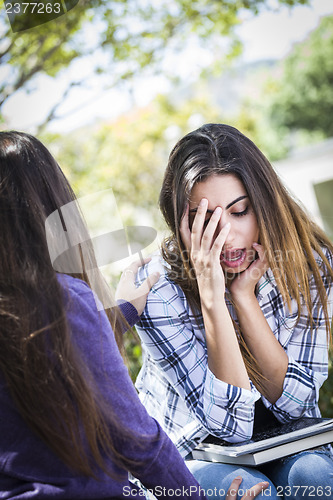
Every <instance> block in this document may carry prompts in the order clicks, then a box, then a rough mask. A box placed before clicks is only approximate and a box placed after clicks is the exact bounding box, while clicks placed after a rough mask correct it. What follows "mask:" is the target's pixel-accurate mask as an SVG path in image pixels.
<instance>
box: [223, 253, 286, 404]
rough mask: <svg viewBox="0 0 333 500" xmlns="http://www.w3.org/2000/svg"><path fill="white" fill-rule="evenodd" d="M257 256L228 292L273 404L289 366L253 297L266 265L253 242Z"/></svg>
mask: <svg viewBox="0 0 333 500" xmlns="http://www.w3.org/2000/svg"><path fill="white" fill-rule="evenodd" d="M255 249H256V250H257V252H258V255H259V258H258V260H256V261H254V262H253V263H252V264H251V266H250V267H249V268H248V269H247V270H246V271H244V272H243V273H242V274H241V275H240V276H239V277H237V278H236V279H235V280H234V281H233V282H232V284H231V287H230V291H231V294H232V297H233V299H234V302H235V306H236V311H237V317H238V320H239V324H240V328H241V332H242V335H243V337H244V340H245V342H246V345H247V346H248V348H249V350H250V352H251V354H252V355H253V356H254V357H255V358H256V360H257V362H258V365H259V366H260V369H261V372H262V374H263V375H264V377H265V379H266V380H264V381H263V385H264V387H265V389H266V391H265V392H266V394H267V399H268V400H269V401H270V402H271V403H275V401H277V400H278V399H279V397H280V396H281V394H282V391H283V382H284V379H285V375H286V372H287V368H288V356H287V354H286V353H285V351H284V349H283V347H282V346H281V344H280V343H279V341H278V340H277V339H276V338H275V336H274V334H273V332H272V330H271V328H270V326H269V325H268V323H267V321H266V318H265V316H264V314H263V312H262V310H261V309H260V306H259V304H258V301H257V298H256V296H255V285H256V283H257V282H258V280H259V278H260V277H261V276H262V275H263V274H264V272H265V271H266V270H267V268H268V264H267V262H266V260H265V254H264V249H263V247H262V246H261V245H255Z"/></svg>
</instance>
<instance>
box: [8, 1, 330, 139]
mask: <svg viewBox="0 0 333 500" xmlns="http://www.w3.org/2000/svg"><path fill="white" fill-rule="evenodd" d="M271 3H272V5H274V4H275V3H276V0H271ZM329 14H333V1H332V0H312V1H311V6H308V7H306V6H299V7H296V8H294V9H291V10H290V9H288V8H287V7H283V8H281V7H280V8H279V11H278V12H264V13H262V14H260V15H259V16H257V17H254V18H253V17H252V18H248V17H246V18H244V19H243V22H242V24H241V25H240V26H239V28H238V32H239V34H240V36H241V39H242V40H243V43H244V54H243V56H242V60H243V61H244V62H252V61H256V60H260V59H272V58H273V59H280V58H283V57H284V56H285V55H286V54H287V53H288V52H289V51H290V50H291V48H292V45H293V44H294V43H296V42H298V41H301V40H302V39H304V38H305V37H306V35H307V34H308V33H309V32H310V31H311V30H313V29H314V28H315V27H316V26H317V24H318V21H319V19H320V17H321V16H324V15H329ZM197 60H198V51H197V49H196V50H193V51H192V53H189V54H187V55H186V62H187V65H184V64H183V63H182V64H181V68H182V71H183V75H182V76H183V77H185V78H186V77H187V73H186V72H187V71H189V69H188V68H191V67H192V68H194V67H195V66H196V61H197ZM207 60H208V61H209V56H208V59H207ZM86 72H87V62H85V63H84V64H82V63H76V64H73V65H72V66H71V68H70V69H69V70H68V71H67V72H64V74H63V75H62V76H60V77H57V78H54V79H52V78H50V77H46V76H42V77H40V78H38V80H37V81H36V85H35V90H34V91H33V92H32V93H30V94H29V95H27V94H26V93H24V92H17V93H16V94H15V96H13V98H12V99H9V100H8V102H7V103H6V104H5V105H4V107H3V114H4V116H5V118H6V121H7V127H8V128H13V129H19V130H24V131H30V132H32V133H34V131H35V125H36V123H38V122H40V121H41V120H42V119H43V117H44V116H46V114H47V112H48V111H49V110H50V109H51V108H52V106H53V105H54V104H55V103H56V102H57V100H59V99H60V98H61V95H62V92H63V90H64V89H65V88H66V85H67V83H68V78H69V77H72V78H74V79H76V78H78V76H84V75H85V74H86ZM192 76H193V75H192ZM2 77H3V76H2ZM167 89H168V84H167V82H166V81H165V80H164V79H163V77H159V78H157V77H156V78H152V79H150V80H142V81H139V82H137V84H136V86H135V89H134V93H133V94H132V98H131V99H132V100H129V97H128V93H127V91H115V90H109V91H102V90H101V84H100V80H99V79H97V78H96V79H95V81H94V82H93V83H92V84H91V86H90V88H86V89H84V88H75V89H74V90H73V91H72V92H71V94H70V99H68V101H67V102H65V103H64V105H63V106H62V109H61V111H62V113H66V116H65V117H64V118H63V119H61V120H55V121H53V122H52V124H51V126H50V127H49V128H50V130H53V131H60V132H67V131H70V130H73V129H75V128H77V127H81V126H83V125H87V124H89V123H92V122H94V121H95V120H97V119H103V120H110V119H112V118H114V117H115V116H117V115H118V114H119V113H121V112H123V111H126V110H127V109H129V108H130V107H131V106H133V104H136V105H144V104H146V103H147V102H149V100H150V99H151V98H152V97H154V94H156V93H158V92H163V90H165V91H166V90H167ZM87 103H88V104H87Z"/></svg>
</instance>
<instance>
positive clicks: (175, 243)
mask: <svg viewBox="0 0 333 500" xmlns="http://www.w3.org/2000/svg"><path fill="white" fill-rule="evenodd" d="M224 174H232V175H234V176H236V177H237V178H238V179H239V180H240V181H241V182H242V183H243V185H244V187H245V189H246V191H247V194H248V196H249V199H250V202H251V205H252V207H253V210H254V213H255V215H256V218H257V222H258V227H259V234H260V237H259V238H260V243H261V244H262V245H263V247H264V249H265V252H266V257H267V260H268V263H269V265H270V268H271V270H272V272H273V274H274V277H275V279H276V283H277V286H278V288H279V290H280V292H281V294H282V297H283V301H284V303H285V304H286V305H287V306H288V307H290V305H291V299H295V300H296V302H297V306H298V319H299V315H300V311H301V305H302V304H303V303H304V304H305V306H306V308H307V310H308V317H309V322H310V323H311V324H313V318H312V298H311V295H310V277H311V276H313V278H314V280H315V284H316V288H317V291H318V295H319V300H320V302H321V304H322V307H323V310H324V314H325V319H326V327H327V333H328V335H329V333H330V328H331V324H330V319H329V317H328V311H327V293H326V289H325V285H324V282H325V283H326V282H327V280H328V282H332V280H333V270H332V267H331V265H330V263H329V261H328V259H327V257H326V255H325V249H326V251H327V250H328V252H329V253H330V254H331V255H332V254H333V246H332V243H331V241H330V240H329V239H328V237H327V236H326V235H325V233H324V232H323V231H322V230H321V229H320V227H319V226H318V225H317V224H315V223H314V222H313V221H312V220H311V219H310V218H309V216H308V215H307V214H306V212H305V210H304V209H303V208H302V207H301V206H300V204H299V203H298V202H297V201H295V200H294V199H293V198H292V196H291V195H290V194H289V193H288V191H287V189H286V188H285V187H284V185H283V184H282V182H281V181H280V179H279V177H278V175H277V174H276V172H275V170H274V169H273V167H272V166H271V164H270V163H269V161H268V160H267V158H266V157H265V156H264V155H263V153H262V152H261V151H260V150H259V149H258V148H257V146H256V145H255V144H254V143H253V142H252V141H251V140H250V139H248V138H247V137H246V136H245V135H243V134H242V133H241V132H240V131H239V130H237V129H236V128H234V127H231V126H228V125H225V124H207V125H204V126H202V127H200V128H199V129H198V130H195V131H193V132H191V133H189V134H187V135H186V136H185V137H183V138H182V139H180V141H179V142H178V143H177V144H176V146H175V147H174V149H173V150H172V152H171V154H170V157H169V162H168V166H167V169H166V172H165V176H164V180H163V184H162V189H161V192H160V208H161V211H162V214H163V216H164V219H165V221H166V223H167V225H168V227H169V229H170V230H171V235H170V236H169V237H168V238H166V239H165V241H164V242H163V245H162V252H163V256H164V259H165V260H166V262H168V263H169V264H170V271H169V273H170V277H171V279H172V280H173V281H175V283H177V284H178V285H179V286H180V287H181V288H182V290H183V291H184V293H185V295H186V297H187V299H188V301H189V303H190V305H191V306H192V308H193V309H194V311H200V297H199V293H198V287H197V283H196V280H195V279H193V278H194V272H193V269H192V266H191V262H190V259H189V254H188V252H187V251H186V248H185V247H184V244H183V242H182V239H181V236H180V230H179V227H180V222H181V219H182V217H183V215H184V212H185V209H186V205H187V203H188V201H189V198H190V194H191V191H192V189H193V186H194V185H195V184H196V183H198V182H202V181H204V180H206V179H207V178H208V177H210V176H212V175H224ZM313 250H314V251H315V252H317V253H318V255H319V256H320V258H321V259H322V266H321V267H320V266H319V265H318V263H317V262H316V259H315V256H314V254H313ZM241 340H242V339H241ZM243 344H244V343H243ZM241 347H242V348H243V349H242V350H243V355H244V361H245V364H246V367H247V369H248V372H249V374H250V376H251V378H252V377H253V378H254V379H255V380H256V379H257V380H258V375H259V379H260V370H258V369H257V368H256V365H255V360H253V359H252V357H251V355H250V353H249V352H248V350H247V349H246V346H245V345H241Z"/></svg>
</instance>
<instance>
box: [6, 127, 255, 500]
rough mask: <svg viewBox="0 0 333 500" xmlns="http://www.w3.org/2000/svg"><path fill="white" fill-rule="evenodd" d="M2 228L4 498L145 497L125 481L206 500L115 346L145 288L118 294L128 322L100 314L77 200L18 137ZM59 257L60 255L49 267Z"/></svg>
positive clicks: (102, 290)
mask: <svg viewBox="0 0 333 500" xmlns="http://www.w3.org/2000/svg"><path fill="white" fill-rule="evenodd" d="M69 206H70V207H71V212H70V216H68V214H69V212H68V211H67V208H68V207H69ZM50 216H51V217H50ZM47 221H48V222H50V221H51V222H52V223H48V222H47ZM0 227H1V232H0V253H1V256H0V421H1V437H0V497H1V498H2V499H7V498H8V499H9V498H11V499H14V498H15V499H16V498H17V499H23V500H24V499H28V498H29V499H32V498H38V499H48V498H52V499H53V498H59V499H60V498H63V499H66V500H69V499H90V500H92V499H94V500H97V499H102V498H137V497H138V496H141V497H142V496H144V495H145V493H144V491H143V490H142V489H139V487H138V486H135V485H134V484H133V483H132V482H130V481H129V475H128V472H130V473H131V474H132V475H133V476H134V477H136V478H138V479H139V480H140V481H141V483H142V484H143V485H144V486H145V487H146V488H148V489H149V490H152V491H154V492H155V494H156V495H157V496H158V497H160V498H168V497H169V496H170V495H169V492H170V491H176V492H179V491H183V490H184V491H190V493H191V495H190V496H191V498H195V499H197V498H204V494H203V492H202V490H200V489H199V485H198V483H197V482H196V480H195V479H194V478H193V476H192V475H191V473H190V472H189V470H188V468H187V467H186V466H185V464H184V461H183V459H182V458H181V456H180V455H179V453H178V451H177V450H176V448H175V447H174V445H173V444H172V442H171V441H170V439H169V438H168V437H167V435H166V434H165V433H164V432H163V430H162V429H161V427H160V425H159V424H158V423H157V422H156V421H155V420H154V419H153V418H151V417H150V416H149V415H148V413H147V412H146V410H145V409H144V407H143V406H142V404H141V403H140V400H139V398H138V396H137V393H136V391H135V389H134V386H133V384H132V383H131V380H130V378H129V375H128V372H127V369H126V368H125V365H124V363H123V361H122V358H121V355H120V352H119V350H118V347H117V343H116V339H115V336H116V337H117V340H118V344H119V345H120V346H121V335H122V333H123V330H124V327H125V323H126V325H127V326H129V325H133V324H134V323H135V322H136V321H137V319H138V313H140V312H141V311H142V309H143V307H144V304H145V300H146V295H147V293H148V291H149V287H150V285H149V284H148V282H145V283H144V284H143V287H140V288H139V289H137V288H136V287H135V284H134V272H135V271H136V270H137V268H138V265H137V264H135V263H134V264H133V265H131V267H130V268H129V271H130V272H128V273H125V274H124V276H123V277H122V278H121V281H120V285H119V290H118V294H119V296H120V298H122V297H127V299H128V300H130V301H131V302H132V304H131V303H130V302H123V303H122V305H121V306H120V307H121V310H122V313H123V314H121V312H120V309H118V308H117V307H113V308H109V309H108V310H106V311H104V310H103V307H101V303H100V302H99V298H103V299H105V296H106V295H107V294H108V293H109V292H108V289H107V287H106V285H105V284H104V282H103V280H102V278H101V276H100V274H99V271H98V269H97V264H96V260H95V258H94V253H93V250H92V246H91V242H90V240H89V236H88V233H87V232H86V229H85V226H84V223H83V219H82V217H81V215H80V213H79V210H78V208H77V207H76V198H75V195H74V193H73V191H72V189H71V187H70V185H69V183H68V181H67V180H66V178H65V177H64V175H63V173H62V171H61V169H60V167H59V166H58V164H57V163H56V162H55V160H54V159H53V157H52V156H51V154H50V153H49V151H48V150H47V149H46V148H45V147H44V146H43V145H42V144H41V143H40V142H39V141H38V140H37V139H36V138H34V137H32V136H30V135H27V134H24V133H19V132H0ZM46 229H47V230H46ZM59 241H60V245H59ZM66 241H67V242H69V241H71V242H74V243H73V245H72V247H71V246H70V245H69V246H67V247H66V245H65V243H66ZM55 248H57V249H58V250H59V248H62V249H64V248H65V249H66V248H67V250H66V251H65V252H63V255H59V259H60V260H58V262H56V261H54V262H53V263H52V262H51V258H50V254H52V255H56V254H57V252H55V251H54V250H55ZM52 264H53V265H52ZM54 267H56V268H57V269H58V270H59V269H60V271H61V270H62V271H63V272H56V271H55V269H54ZM94 269H95V275H93V270H94ZM66 273H67V274H66ZM156 279H157V276H156V275H152V276H150V280H151V282H150V283H151V284H152V283H154V282H155V281H156ZM91 280H94V290H98V294H99V298H98V297H97V296H96V295H95V294H94V293H93V292H92V290H91V288H90V287H89V284H90V282H91ZM98 285H99V288H98ZM240 481H241V480H240V478H237V479H236V480H235V481H234V482H233V483H232V487H231V489H230V490H229V493H228V498H230V499H231V498H236V495H237V491H238V488H239V485H240ZM263 487H264V485H262V484H261V485H256V486H255V488H254V489H253V490H252V491H251V492H248V493H246V494H245V495H244V498H253V497H255V496H256V495H257V493H258V492H259V491H261V489H262V488H263ZM171 496H172V495H171Z"/></svg>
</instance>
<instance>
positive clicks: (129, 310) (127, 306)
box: [117, 300, 140, 327]
mask: <svg viewBox="0 0 333 500" xmlns="http://www.w3.org/2000/svg"><path fill="white" fill-rule="evenodd" d="M117 305H118V307H119V309H120V310H121V312H122V314H123V316H124V318H125V319H126V321H127V323H128V324H129V326H130V327H132V326H134V325H135V323H137V322H138V321H139V319H140V316H139V315H138V311H137V310H136V308H135V307H134V306H133V304H131V302H127V301H125V300H117Z"/></svg>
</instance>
